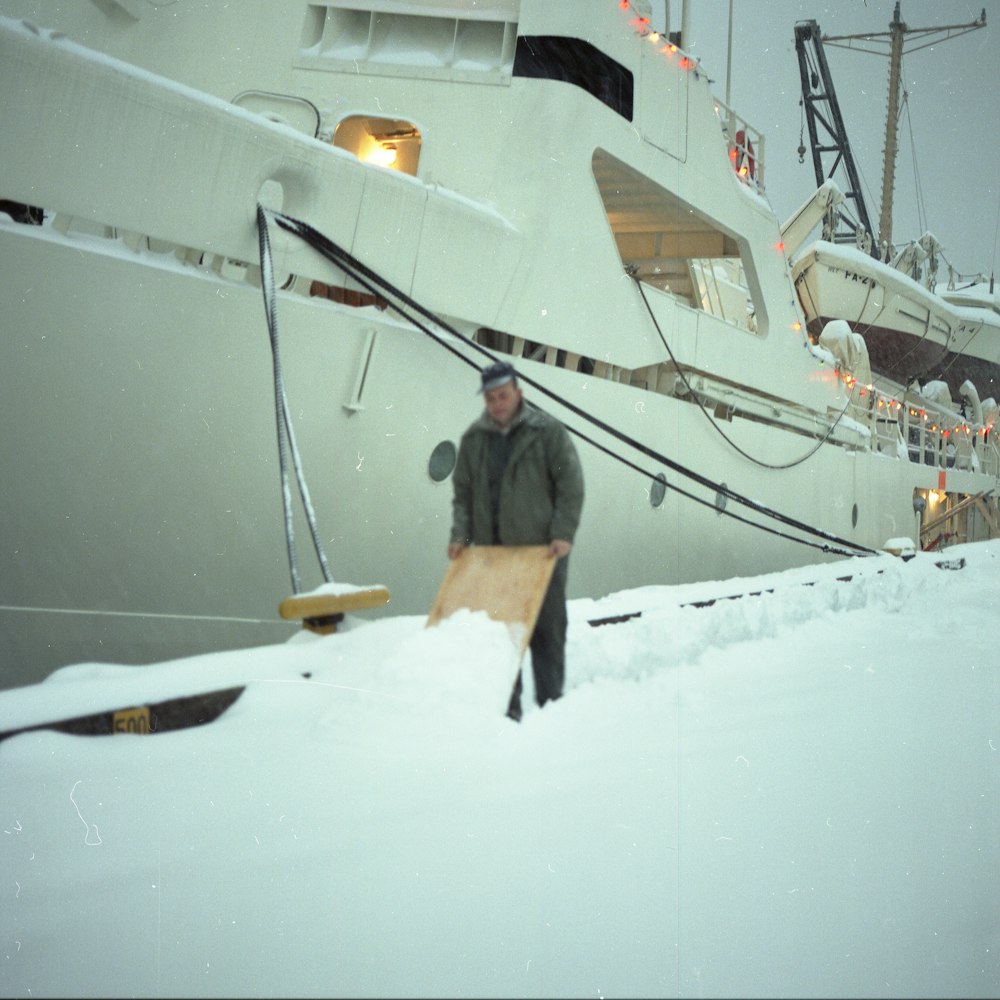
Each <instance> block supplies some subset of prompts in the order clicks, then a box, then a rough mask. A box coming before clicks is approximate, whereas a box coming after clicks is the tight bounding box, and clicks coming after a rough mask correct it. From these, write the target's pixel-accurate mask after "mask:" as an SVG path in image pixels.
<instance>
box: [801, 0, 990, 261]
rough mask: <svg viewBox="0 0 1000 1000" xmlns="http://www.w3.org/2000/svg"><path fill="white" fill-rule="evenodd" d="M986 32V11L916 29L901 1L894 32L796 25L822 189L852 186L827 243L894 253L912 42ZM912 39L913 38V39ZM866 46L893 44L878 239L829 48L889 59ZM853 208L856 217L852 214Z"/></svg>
mask: <svg viewBox="0 0 1000 1000" xmlns="http://www.w3.org/2000/svg"><path fill="white" fill-rule="evenodd" d="M984 27H986V9H985V8H983V11H982V13H981V14H980V15H979V18H978V19H977V20H975V21H971V22H969V23H967V24H951V25H943V26H940V27H935V28H911V27H909V26H908V25H907V24H906V23H905V22H904V21H903V19H902V17H901V14H900V0H896V5H895V8H894V9H893V15H892V21H891V23H890V24H889V30H888V31H883V32H870V33H868V34H864V35H827V36H823V35H822V34H821V32H820V28H819V25H818V24H817V23H816V22H815V21H800V22H799V23H798V24H796V25H795V52H796V55H797V57H798V62H799V77H800V80H801V85H802V107H803V110H804V113H805V118H806V124H807V126H808V130H809V143H810V148H811V151H812V161H813V169H814V171H815V174H816V184H817V186H820V185H822V184H823V183H824V182H825V181H826V180H829V179H830V178H833V177H834V176H835V174H837V172H838V171H841V170H842V171H843V173H844V174H846V177H847V182H846V184H845V185H843V187H845V188H846V190H844V191H843V194H844V199H845V200H844V203H843V204H842V205H841V206H840V207H839V208H838V209H837V212H836V217H835V219H834V222H833V225H832V226H831V230H830V232H828V233H827V234H826V238H828V239H830V240H831V241H832V242H834V243H855V242H856V243H857V244H858V245H859V246H862V247H863V248H864V249H865V250H867V251H868V252H870V253H871V254H872V255H873V256H875V257H880V256H882V257H884V256H886V255H887V254H888V252H889V250H890V249H891V247H892V210H893V194H894V188H895V174H896V152H897V148H898V139H897V136H898V122H899V110H900V100H901V95H902V65H903V54H904V51H906V46H907V43H908V41H909V40H911V39H912V41H913V42H914V43H915V44H914V45H913V46H911V50H915V49H921V48H924V47H926V46H928V45H933V44H935V43H936V42H938V41H944V40H947V39H949V38H956V37H958V36H959V35H964V34H966V33H967V32H969V31H974V30H976V29H977V28H984ZM907 36H910V37H909V39H908V37H907ZM866 44H871V45H875V46H878V45H886V44H888V47H889V51H888V57H889V93H888V100H887V105H886V122H885V147H884V150H883V161H882V205H881V210H880V213H879V226H878V238H877V240H876V239H875V233H874V231H873V228H872V225H871V221H870V218H869V215H868V209H867V206H866V205H865V199H864V194H863V192H862V191H861V184H860V180H859V175H858V169H857V164H856V163H855V160H854V154H853V152H852V150H851V144H850V141H849V140H848V137H847V129H846V127H845V125H844V120H843V116H842V115H841V112H840V104H839V102H838V100H837V93H836V88H835V87H834V83H833V77H832V75H831V73H830V68H829V65H828V63H827V60H826V52H825V49H824V45H834V46H839V47H841V48H849V49H854V48H858V49H860V50H861V51H864V52H868V53H870V54H875V55H885V54H886V53H885V52H883V51H881V50H880V49H878V48H867V47H866ZM804 154H805V148H804V147H803V146H800V147H799V157H800V161H801V159H802V158H803V157H804ZM852 209H853V214H851V212H852Z"/></svg>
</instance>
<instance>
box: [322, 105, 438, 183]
mask: <svg viewBox="0 0 1000 1000" xmlns="http://www.w3.org/2000/svg"><path fill="white" fill-rule="evenodd" d="M333 144H334V145H335V146H337V147H339V148H340V149H346V150H347V151H348V152H349V153H353V154H354V155H355V156H356V157H357V158H358V159H359V160H364V161H365V162H366V163H372V164H375V165H376V166H380V167H385V168H386V169H387V170H397V171H399V172H400V173H403V174H412V175H413V176H414V177H416V175H417V166H418V165H419V163H420V146H421V138H420V131H419V129H417V127H416V126H415V125H414V124H413V122H408V121H405V120H404V119H401V118H372V117H369V116H368V115H351V116H350V117H348V118H345V119H344V120H343V121H342V122H341V123H340V124H339V125H338V126H337V129H336V131H335V132H334V134H333Z"/></svg>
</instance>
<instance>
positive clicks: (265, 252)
mask: <svg viewBox="0 0 1000 1000" xmlns="http://www.w3.org/2000/svg"><path fill="white" fill-rule="evenodd" d="M257 236H258V243H259V246H260V285H261V290H262V292H263V295H264V313H265V315H266V317H267V330H268V334H269V335H270V339H271V361H272V364H273V368H274V411H275V418H276V421H277V432H278V465H279V469H280V475H281V501H282V505H283V507H284V511H285V544H286V547H287V549H288V569H289V572H290V573H291V577H292V592H293V593H295V594H298V593H301V590H302V584H301V580H300V578H299V569H298V563H297V560H296V557H295V526H294V518H293V511H292V496H291V489H290V488H289V477H288V455H289V453H290V454H291V457H292V464H293V465H294V466H295V475H296V481H297V483H298V487H299V496H300V497H301V499H302V507H303V509H304V510H305V514H306V520H307V521H308V522H309V531H310V533H311V534H312V540H313V547H314V549H315V550H316V558H317V559H318V560H319V565H320V569H321V571H322V573H323V579H324V580H325V581H326V582H327V583H330V582H331V581H332V579H333V577H332V576H331V574H330V566H329V564H328V563H327V560H326V555H325V553H324V552H323V545H322V543H321V542H320V538H319V529H318V527H317V522H316V512H315V510H314V509H313V505H312V500H311V498H310V496H309V487H308V486H307V484H306V478H305V475H304V473H303V471H302V460H301V457H300V455H299V449H298V446H297V445H296V443H295V430H294V428H293V427H292V420H291V416H290V414H289V411H288V397H287V395H286V394H285V381H284V376H283V374H282V371H281V350H280V348H279V345H278V311H277V306H276V301H275V292H274V266H273V263H272V259H271V238H270V233H269V232H268V228H267V212H266V211H265V210H264V209H263V208H262V207H261V206H260V205H258V206H257Z"/></svg>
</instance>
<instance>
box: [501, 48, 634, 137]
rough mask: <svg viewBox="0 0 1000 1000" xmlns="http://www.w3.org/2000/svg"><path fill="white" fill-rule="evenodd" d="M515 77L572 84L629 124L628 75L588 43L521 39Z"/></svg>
mask: <svg viewBox="0 0 1000 1000" xmlns="http://www.w3.org/2000/svg"><path fill="white" fill-rule="evenodd" d="M514 76H525V77H531V78H532V79H536V80H560V81H562V82H563V83H571V84H572V85H573V86H574V87H580V88H581V89H582V90H585V91H586V92H587V93H588V94H590V95H591V96H593V97H596V98H597V99H598V100H599V101H601V102H602V103H604V104H606V105H607V106H608V107H609V108H611V110H612V111H614V112H616V113H617V114H619V115H621V116H622V117H623V118H625V119H627V120H628V121H632V102H633V90H634V85H633V80H632V73H631V71H630V70H627V69H626V68H625V67H624V66H622V64H621V63H619V62H616V61H615V60H614V59H612V58H611V57H610V56H606V55H605V54H604V53H603V52H602V51H601V50H600V49H598V48H595V47H594V46H593V45H591V44H590V42H585V41H582V40H581V39H579V38H563V37H561V36H558V35H520V36H518V39H517V49H516V51H515V52H514Z"/></svg>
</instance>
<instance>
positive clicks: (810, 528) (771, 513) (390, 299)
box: [269, 212, 878, 556]
mask: <svg viewBox="0 0 1000 1000" xmlns="http://www.w3.org/2000/svg"><path fill="white" fill-rule="evenodd" d="M269 214H270V215H271V217H272V219H273V221H274V222H275V224H276V225H277V226H279V227H280V228H281V229H284V230H285V231H286V232H290V233H293V234H294V235H296V236H298V237H299V238H300V239H302V240H303V241H304V242H306V243H308V244H309V246H311V247H312V248H313V249H314V250H316V251H317V252H318V253H320V254H322V255H323V256H324V257H326V258H327V259H328V260H329V261H331V263H333V264H335V265H336V266H337V267H338V268H339V269H340V270H342V271H343V272H344V273H345V274H346V275H348V276H349V277H351V278H353V279H354V280H355V281H357V282H358V283H359V284H360V285H361V286H362V287H364V288H365V289H366V290H367V291H369V292H370V293H371V294H373V295H375V296H376V297H378V298H381V299H383V300H384V301H385V302H386V303H387V305H388V306H389V308H391V309H392V310H393V311H394V312H396V313H398V314H399V315H400V316H402V317H403V318H404V319H405V320H406V321H407V322H409V323H411V324H412V325H413V326H415V327H416V328H417V329H419V330H420V331H421V332H422V333H424V334H426V335H427V336H428V337H430V338H431V339H432V340H434V341H435V343H437V344H438V345H439V346H441V347H443V348H445V349H446V350H448V351H450V352H451V353H452V354H454V355H455V356H456V357H457V358H459V359H460V360H461V361H462V362H464V363H465V364H468V365H470V366H472V367H475V366H476V365H475V362H474V361H472V360H471V359H469V358H468V357H466V355H465V354H463V353H462V351H460V350H459V349H458V348H457V347H456V346H455V345H454V344H453V343H449V341H448V340H447V339H446V338H444V337H443V336H441V335H439V334H437V333H435V332H434V331H433V330H431V329H430V328H429V327H428V326H426V325H425V324H424V323H422V322H421V321H420V320H418V319H416V318H415V317H414V316H413V315H412V313H417V314H418V315H420V316H422V317H424V318H425V319H428V320H430V321H431V322H432V323H433V324H434V325H435V326H437V327H439V328H440V329H441V330H443V331H445V332H446V333H447V334H448V335H449V336H450V337H451V338H454V339H456V340H458V341H460V342H461V343H462V344H464V345H465V346H466V347H469V348H472V349H473V350H475V351H478V352H479V353H480V354H481V355H483V356H484V357H485V358H487V359H489V360H490V361H497V360H500V358H498V356H497V355H495V354H494V353H492V352H491V351H489V350H488V349H487V348H485V347H483V346H482V345H481V344H477V343H476V342H475V341H474V340H471V339H470V338H469V337H467V336H465V335H464V334H463V333H461V332H460V331H459V330H457V329H455V328H454V327H453V326H451V325H450V324H448V323H447V322H446V321H445V320H443V319H441V318H440V317H438V316H435V315H434V314H433V313H432V312H430V311H429V310H427V309H426V308H425V307H423V306H421V305H420V304H419V303H418V302H416V301H415V300H414V299H412V298H411V297H410V296H408V295H407V294H406V293H405V292H403V291H402V290H401V289H399V288H397V287H396V286H395V285H393V284H392V283H391V282H389V281H387V280H386V279H385V278H383V277H381V275H379V274H378V273H376V272H375V271H373V270H372V269H371V268H369V267H368V266H367V265H365V264H364V263H362V262H361V261H360V260H358V259H357V258H356V257H354V256H353V255H352V254H351V253H349V252H348V251H347V250H345V249H344V248H343V247H341V246H339V245H338V244H337V243H336V242H334V241H333V240H331V239H330V238H329V237H328V236H325V235H324V234H323V233H321V232H319V231H318V230H317V229H315V228H314V227H313V226H311V225H309V224H308V223H306V222H302V221H301V220H299V219H295V218H292V217H291V216H288V215H284V214H282V213H280V212H270V213H269ZM400 303H403V305H400ZM404 305H405V306H406V307H407V308H404V307H403V306H404ZM408 309H409V310H412V313H411V312H409V311H407V310H408ZM518 378H519V379H520V380H521V381H523V382H525V383H527V384H528V385H530V386H532V387H533V388H535V389H537V390H538V391H539V392H541V393H542V394H543V395H545V396H547V397H548V398H550V399H552V400H553V401H555V402H557V403H559V404H560V405H561V406H563V407H565V408H566V409H567V410H569V411H570V412H571V413H573V414H575V415H576V416H578V417H579V418H581V419H582V420H585V421H586V422H588V423H590V424H592V425H593V426H595V427H597V428H599V429H600V430H602V431H604V432H605V433H607V434H608V435H609V436H611V437H613V438H615V439H617V440H618V441H620V442H622V443H623V444H625V445H627V446H629V447H630V448H633V449H635V450H636V451H638V452H640V453H641V454H643V455H645V456H646V457H648V458H651V459H653V460H654V461H656V462H658V463H660V464H662V465H664V466H665V467H667V468H668V469H671V470H672V471H674V472H677V473H678V474H679V475H681V476H683V477H685V478H687V479H690V480H692V481H693V482H696V483H698V484H699V485H700V486H703V487H705V488H706V489H710V490H713V491H714V492H715V494H716V496H717V497H724V498H726V499H727V500H732V501H733V502H734V503H738V504H740V505H742V506H744V507H747V508H749V509H750V510H752V511H754V512H756V513H758V514H760V515H761V516H764V517H768V518H771V519H772V520H775V521H778V522H780V523H783V524H785V525H787V526H789V527H792V528H795V529H796V530H798V531H802V532H804V533H806V534H808V535H812V536H813V537H815V538H818V539H821V541H820V542H815V541H810V540H809V539H808V538H799V537H796V536H794V535H790V534H787V533H785V532H781V531H778V530H777V529H774V528H771V527H769V526H767V525H764V524H760V523H759V522H756V521H751V520H749V519H747V518H744V517H741V516H739V515H737V514H736V513H734V512H732V511H728V510H726V509H725V508H724V507H721V506H720V505H719V504H718V503H711V502H710V501H706V500H703V499H701V498H698V497H695V496H694V495H692V494H690V493H688V492H686V491H684V490H681V489H679V488H678V487H677V486H674V485H671V486H670V489H672V490H674V491H675V492H678V493H680V494H681V495H682V496H685V497H687V498H689V499H692V500H694V501H695V502H697V503H700V504H702V505H703V506H706V507H711V508H714V509H715V510H716V511H718V512H719V513H720V514H722V515H724V516H728V517H732V518H734V519H735V520H737V521H740V522H742V523H744V524H747V525H749V526H750V527H754V528H757V529H759V530H761V531H765V532H769V533H771V534H777V535H779V536H780V537H783V538H786V539H788V540H790V541H793V542H797V543H799V544H801V545H808V546H811V547H813V548H816V549H819V550H821V551H823V552H826V553H830V554H834V555H843V556H872V555H877V554H878V553H877V552H876V551H875V550H874V549H871V548H869V547H868V546H865V545H862V544H860V543H859V542H853V541H850V540H849V539H844V538H841V537H839V536H838V535H835V534H832V533H831V532H827V531H824V530H823V529H821V528H817V527H816V526H815V525H811V524H808V523H806V522H804V521H800V520H798V519H796V518H793V517H791V516H790V515H787V514H783V513H781V512H780V511H777V510H774V509H773V508H771V507H767V506H765V505H764V504H762V503H760V502H758V501H756V500H753V499H752V498H750V497H747V496H744V495H743V494H740V493H738V492H736V491H735V490H733V489H732V488H731V487H729V486H727V485H726V484H725V483H716V482H713V481H712V480H711V479H709V478H708V477H706V476H703V475H701V474H700V473H698V472H695V471H694V470H693V469H689V468H687V467H685V466H684V465H682V464H680V463H679V462H676V461H674V460H673V459H671V458H668V457H667V456H666V455H663V454H662V453H660V452H658V451H657V450H656V449H654V448H652V447H650V446H649V445H646V444H644V443H643V442H641V441H638V440H636V439H635V438H633V437H631V436H630V435H628V434H625V433H624V432H623V431H620V430H618V429H617V428H615V427H612V426H611V425H610V424H607V423H605V422H604V421H603V420H601V419H600V418H599V417H595V416H594V415H593V414H591V413H588V412H586V411H585V410H583V409H582V408H581V407H579V406H577V405H576V404H575V403H573V402H571V401H570V400H568V399H566V398H564V397H562V396H559V395H558V394H557V393H555V392H553V391H552V390H551V389H549V388H547V387H546V386H544V385H542V384H541V383H539V382H537V381H536V380H534V379H532V378H530V377H529V376H527V375H525V374H524V373H523V372H520V371H519V372H518ZM567 426H568V429H569V430H570V431H571V432H572V433H574V434H576V435H577V436H578V437H580V438H581V439H583V440H585V441H587V442H588V443H590V444H592V445H594V446H595V447H597V448H599V449H600V450H602V451H604V452H605V453H606V454H608V455H610V456H611V457H613V458H615V459H616V460H618V461H620V462H623V463H624V464H625V465H627V466H629V467H631V468H633V469H636V470H637V471H639V472H640V473H642V475H644V476H646V477H647V478H649V479H650V480H653V481H655V480H657V479H658V476H657V475H655V474H651V473H649V472H648V471H647V470H645V469H641V468H640V467H638V466H636V465H634V464H633V463H632V462H630V461H629V460H628V459H626V458H625V457H624V456H622V455H619V454H617V453H615V452H612V451H611V450H610V449H608V448H605V447H604V446H602V445H600V444H598V443H597V442H595V441H593V440H592V439H590V438H588V437H587V436H586V435H584V434H582V433H581V432H580V431H579V430H577V429H575V428H573V427H572V426H569V425H567Z"/></svg>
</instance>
